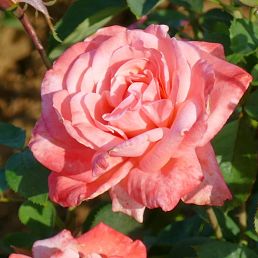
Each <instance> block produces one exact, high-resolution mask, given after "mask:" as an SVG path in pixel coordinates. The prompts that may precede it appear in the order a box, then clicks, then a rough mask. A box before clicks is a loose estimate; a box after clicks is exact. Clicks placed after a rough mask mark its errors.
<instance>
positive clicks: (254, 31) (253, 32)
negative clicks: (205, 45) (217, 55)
mask: <svg viewBox="0 0 258 258" xmlns="http://www.w3.org/2000/svg"><path fill="white" fill-rule="evenodd" d="M229 31H230V39H231V49H232V51H233V52H234V53H241V54H244V55H249V54H252V53H253V52H254V51H255V50H257V46H258V26H255V24H254V23H252V22H251V21H248V20H246V19H234V20H233V22H232V24H231V27H230V30H229Z"/></svg>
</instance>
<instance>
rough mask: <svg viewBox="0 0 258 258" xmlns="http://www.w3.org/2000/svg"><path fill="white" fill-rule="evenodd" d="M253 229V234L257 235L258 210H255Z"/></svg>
mask: <svg viewBox="0 0 258 258" xmlns="http://www.w3.org/2000/svg"><path fill="white" fill-rule="evenodd" d="M254 229H255V232H256V233H257V234H258V209H257V210H256V213H255V217H254Z"/></svg>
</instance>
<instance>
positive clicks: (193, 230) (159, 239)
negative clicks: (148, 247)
mask: <svg viewBox="0 0 258 258" xmlns="http://www.w3.org/2000/svg"><path fill="white" fill-rule="evenodd" d="M203 226H204V223H203V220H202V219H201V218H199V216H193V217H191V218H187V219H184V220H183V221H177V222H173V223H171V224H170V225H168V226H166V227H165V228H164V229H162V230H161V232H160V233H159V234H158V236H156V240H155V241H154V242H153V243H152V244H153V245H155V246H159V247H163V248H164V247H168V246H170V247H171V245H172V244H175V243H177V242H180V241H183V240H185V239H186V238H191V237H200V236H202V231H203Z"/></svg>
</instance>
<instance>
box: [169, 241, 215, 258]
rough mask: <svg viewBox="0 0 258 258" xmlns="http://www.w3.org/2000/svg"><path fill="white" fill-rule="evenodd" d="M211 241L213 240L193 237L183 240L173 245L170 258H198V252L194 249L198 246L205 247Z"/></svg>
mask: <svg viewBox="0 0 258 258" xmlns="http://www.w3.org/2000/svg"><path fill="white" fill-rule="evenodd" d="M210 241H211V240H210V239H209V238H207V237H191V238H185V239H182V240H181V241H178V242H177V243H172V248H171V250H170V254H171V255H170V258H171V257H173V258H189V257H191V258H192V257H196V251H195V248H194V247H195V246H198V245H203V244H205V243H209V242H210ZM172 255H173V256H172ZM207 258H208V257H207ZM218 258H220V257H218Z"/></svg>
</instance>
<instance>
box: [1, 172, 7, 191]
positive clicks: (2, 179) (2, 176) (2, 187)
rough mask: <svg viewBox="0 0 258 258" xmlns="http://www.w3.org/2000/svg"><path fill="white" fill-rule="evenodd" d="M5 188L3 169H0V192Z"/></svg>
mask: <svg viewBox="0 0 258 258" xmlns="http://www.w3.org/2000/svg"><path fill="white" fill-rule="evenodd" d="M7 188H8V186H7V183H6V179H5V174H4V169H0V193H1V192H4V191H5V190H6V189H7Z"/></svg>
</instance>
